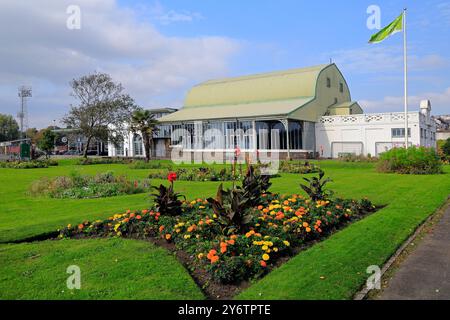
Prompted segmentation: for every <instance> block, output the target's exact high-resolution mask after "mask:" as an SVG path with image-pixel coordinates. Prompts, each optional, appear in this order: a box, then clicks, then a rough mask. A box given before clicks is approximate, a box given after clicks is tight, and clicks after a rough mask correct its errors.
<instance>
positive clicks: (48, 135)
mask: <svg viewBox="0 0 450 320" xmlns="http://www.w3.org/2000/svg"><path fill="white" fill-rule="evenodd" d="M55 139H56V134H55V133H54V132H53V131H52V130H51V129H45V130H44V131H43V132H42V138H41V139H40V140H39V142H38V147H39V149H41V150H42V151H44V152H45V153H46V155H47V158H48V156H49V154H50V152H51V151H52V150H53V149H54V148H55Z"/></svg>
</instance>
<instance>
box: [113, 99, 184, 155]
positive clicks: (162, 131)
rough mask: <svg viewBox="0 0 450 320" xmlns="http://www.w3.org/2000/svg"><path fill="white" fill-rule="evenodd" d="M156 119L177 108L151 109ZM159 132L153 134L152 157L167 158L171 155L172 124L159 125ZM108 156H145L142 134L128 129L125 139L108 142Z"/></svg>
mask: <svg viewBox="0 0 450 320" xmlns="http://www.w3.org/2000/svg"><path fill="white" fill-rule="evenodd" d="M150 111H151V112H152V114H153V115H154V118H155V119H160V118H161V117H164V116H166V115H168V114H171V113H173V112H175V111H177V109H174V108H160V109H151V110H150ZM157 129H158V130H157V132H155V134H154V136H153V145H152V148H151V151H150V152H151V155H150V156H151V157H152V158H157V159H165V158H169V157H170V153H169V150H170V144H171V142H170V133H171V126H170V125H167V124H161V125H158V127H157ZM108 156H109V157H127V158H128V157H133V158H145V148H144V142H143V139H142V135H141V134H140V133H134V132H131V131H128V132H126V133H125V134H124V136H123V140H122V141H120V142H119V143H118V144H117V145H114V144H113V143H112V142H109V143H108Z"/></svg>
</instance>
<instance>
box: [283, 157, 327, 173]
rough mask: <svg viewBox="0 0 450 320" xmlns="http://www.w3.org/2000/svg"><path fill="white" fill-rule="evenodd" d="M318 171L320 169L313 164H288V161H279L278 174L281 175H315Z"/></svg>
mask: <svg viewBox="0 0 450 320" xmlns="http://www.w3.org/2000/svg"><path fill="white" fill-rule="evenodd" d="M319 171H320V168H319V167H318V166H317V165H315V164H314V163H311V162H308V161H305V162H300V161H298V162H290V161H286V160H284V161H281V162H280V172H283V173H300V174H307V173H317V172H319Z"/></svg>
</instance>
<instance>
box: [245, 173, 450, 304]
mask: <svg viewBox="0 0 450 320" xmlns="http://www.w3.org/2000/svg"><path fill="white" fill-rule="evenodd" d="M449 169H450V168H449V166H447V167H446V168H445V171H446V174H445V175H433V176H411V175H386V174H377V173H375V172H374V171H373V170H370V171H368V170H357V169H352V170H348V169H340V170H339V169H337V170H335V171H330V170H328V172H329V173H331V176H332V177H333V179H334V180H335V181H336V183H334V184H333V185H332V188H333V189H334V190H336V191H337V192H338V193H339V194H340V195H345V196H346V197H353V198H361V197H362V196H367V197H368V198H369V199H371V200H373V201H374V202H375V203H378V204H385V205H387V207H385V208H383V209H382V210H380V211H378V212H377V213H375V214H373V215H371V216H369V217H367V218H365V219H363V220H361V221H359V222H357V223H355V224H352V225H350V226H349V227H347V228H346V229H344V230H343V231H341V232H339V233H337V234H335V235H333V236H332V237H330V238H329V239H327V240H326V241H324V242H322V243H319V244H317V245H315V246H313V247H312V248H310V249H309V250H306V251H304V252H301V253H300V254H298V255H297V256H296V257H294V258H293V259H291V260H290V261H289V262H288V263H286V264H284V265H283V266H281V267H280V268H278V269H277V270H274V271H273V272H272V273H271V274H269V275H268V276H266V277H265V278H263V279H262V280H260V281H259V282H257V283H256V284H254V285H253V286H251V287H250V288H249V289H247V290H246V291H244V292H242V293H241V294H240V295H239V296H238V298H239V299H351V298H352V297H353V295H354V294H355V293H356V292H357V291H358V289H359V288H360V287H361V286H362V285H363V284H364V283H365V280H366V279H367V277H368V276H369V275H368V274H367V273H366V269H367V267H369V266H371V265H378V266H380V267H381V266H382V265H383V264H384V262H386V260H387V259H389V257H390V256H391V255H392V254H393V253H394V252H395V250H396V249H397V248H398V247H399V246H400V245H401V244H402V243H403V242H404V241H405V240H406V239H407V238H408V236H409V235H411V233H413V232H414V230H415V229H416V228H417V227H418V226H419V225H420V224H421V222H423V221H424V220H425V219H426V218H427V217H428V216H429V215H430V214H432V213H433V212H434V211H435V210H436V209H437V208H438V207H439V206H440V205H442V204H443V203H444V201H445V199H446V198H447V197H448V196H449V193H450V179H449V176H448V173H449V171H450V170H449ZM288 179H289V178H286V179H285V180H284V181H285V184H284V186H287V185H289V182H288ZM276 187H278V188H279V189H285V188H284V187H282V186H276ZM286 191H287V190H286Z"/></svg>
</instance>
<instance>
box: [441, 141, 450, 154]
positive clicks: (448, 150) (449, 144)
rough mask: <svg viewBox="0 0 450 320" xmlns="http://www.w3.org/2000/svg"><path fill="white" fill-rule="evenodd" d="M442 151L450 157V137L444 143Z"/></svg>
mask: <svg viewBox="0 0 450 320" xmlns="http://www.w3.org/2000/svg"><path fill="white" fill-rule="evenodd" d="M442 151H443V152H444V154H445V155H446V156H447V157H450V138H448V139H447V140H446V141H445V142H444V144H443V145H442Z"/></svg>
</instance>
